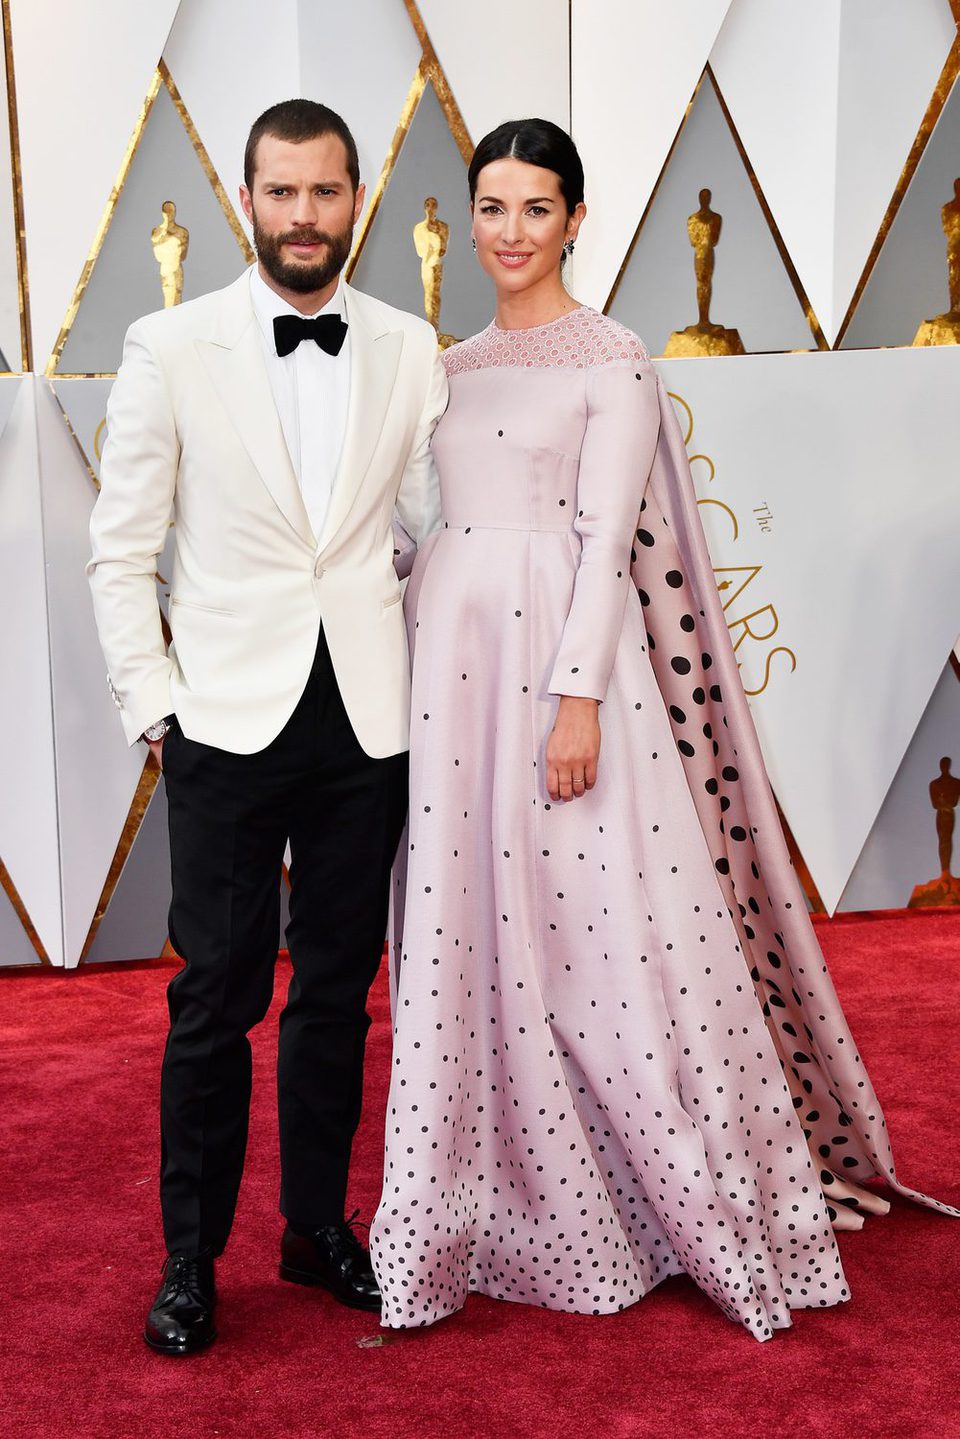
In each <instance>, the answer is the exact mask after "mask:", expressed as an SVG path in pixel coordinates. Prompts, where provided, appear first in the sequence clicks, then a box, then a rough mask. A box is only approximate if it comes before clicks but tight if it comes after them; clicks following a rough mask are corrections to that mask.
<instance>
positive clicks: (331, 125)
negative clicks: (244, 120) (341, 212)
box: [243, 100, 360, 193]
mask: <svg viewBox="0 0 960 1439" xmlns="http://www.w3.org/2000/svg"><path fill="white" fill-rule="evenodd" d="M264 135H275V136H276V138H277V139H278V140H287V141H288V142H289V143H290V144H291V145H302V144H303V143H304V141H305V140H316V139H319V138H320V136H322V135H336V136H338V138H339V139H341V140H342V141H343V145H344V149H345V150H346V152H347V174H348V175H349V176H350V183H351V185H352V186H353V189H354V193H356V190H357V186H358V185H359V184H360V157H359V156H358V154H357V142H356V140H354V138H353V135H352V134H351V132H350V127H349V126H348V124H347V122H346V121H345V120H344V119H343V118H342V116H340V115H338V114H337V112H336V110H331V109H330V106H329V105H321V104H320V102H319V101H318V100H281V101H280V103H279V104H277V105H271V106H270V109H269V110H264V112H263V114H262V115H260V116H258V118H257V119H256V120H254V122H253V124H252V125H251V127H250V134H249V135H248V136H247V144H246V149H245V150H244V152H243V183H244V184H245V185H246V187H247V189H248V190H252V189H253V177H254V174H255V172H256V168H257V146H258V145H259V143H260V141H261V140H262V139H263V137H264Z"/></svg>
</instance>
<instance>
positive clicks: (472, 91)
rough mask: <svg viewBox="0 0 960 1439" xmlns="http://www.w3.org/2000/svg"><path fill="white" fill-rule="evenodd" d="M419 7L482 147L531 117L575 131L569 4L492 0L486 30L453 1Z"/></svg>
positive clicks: (428, 0) (426, 0) (562, 0)
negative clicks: (499, 130)
mask: <svg viewBox="0 0 960 1439" xmlns="http://www.w3.org/2000/svg"><path fill="white" fill-rule="evenodd" d="M419 8H420V15H421V17H422V19H423V22H424V24H425V25H426V28H427V33H428V34H429V36H430V39H431V41H432V42H433V48H434V49H435V50H436V52H437V58H438V60H439V61H440V64H441V65H442V66H443V71H444V74H445V75H446V77H447V80H448V81H449V83H450V88H451V89H452V90H453V93H454V95H455V96H456V98H457V104H458V105H459V107H460V113H461V114H462V115H463V118H464V121H465V122H466V126H467V129H468V130H469V132H470V137H471V139H472V140H473V143H474V144H476V143H477V141H478V140H480V139H481V138H482V137H483V136H484V135H485V134H486V133H487V131H488V130H492V129H493V128H494V127H495V126H496V125H499V124H501V122H502V121H504V120H518V119H522V118H524V117H525V116H533V115H535V116H539V117H540V118H541V119H544V120H552V121H553V122H554V123H555V124H557V125H562V126H563V127H564V128H565V129H566V128H567V127H568V126H569V124H570V90H569V77H570V47H569V30H570V26H569V0H524V3H523V4H521V5H518V4H517V3H516V0H487V3H486V4H485V5H484V6H483V11H482V14H483V20H482V23H481V24H465V23H464V21H465V14H464V7H463V6H461V5H451V4H450V0H420V7H419Z"/></svg>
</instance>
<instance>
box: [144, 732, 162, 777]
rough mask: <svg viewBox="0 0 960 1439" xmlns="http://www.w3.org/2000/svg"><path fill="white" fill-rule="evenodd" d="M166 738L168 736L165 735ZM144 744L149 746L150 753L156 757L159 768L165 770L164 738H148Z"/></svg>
mask: <svg viewBox="0 0 960 1439" xmlns="http://www.w3.org/2000/svg"><path fill="white" fill-rule="evenodd" d="M164 738H166V736H164ZM144 744H145V745H146V746H147V749H148V750H149V751H150V753H151V754H152V755H153V757H154V759H155V760H156V762H157V769H159V770H160V771H161V772H162V771H163V740H162V739H153V740H150V739H148V740H144Z"/></svg>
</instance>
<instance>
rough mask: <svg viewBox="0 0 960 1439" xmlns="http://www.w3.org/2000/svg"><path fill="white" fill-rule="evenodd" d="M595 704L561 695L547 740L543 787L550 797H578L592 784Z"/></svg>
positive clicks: (596, 740) (597, 727)
mask: <svg viewBox="0 0 960 1439" xmlns="http://www.w3.org/2000/svg"><path fill="white" fill-rule="evenodd" d="M599 708H600V706H599V704H598V703H597V701H596V700H591V699H581V698H580V697H579V696H576V695H561V697H560V704H559V706H558V707H557V718H556V720H555V721H554V725H553V729H552V730H551V731H550V737H549V739H548V740H547V791H548V793H549V795H550V798H551V799H578V798H579V796H580V795H582V794H586V792H587V790H588V789H593V786H594V785H595V784H596V782H597V761H598V760H599V758H600V719H599V716H598V713H597V711H598V710H599Z"/></svg>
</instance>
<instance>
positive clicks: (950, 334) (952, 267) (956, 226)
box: [913, 180, 960, 345]
mask: <svg viewBox="0 0 960 1439" xmlns="http://www.w3.org/2000/svg"><path fill="white" fill-rule="evenodd" d="M940 222H941V224H942V225H943V233H944V235H945V236H946V238H947V279H948V282H949V286H950V308H949V310H948V311H947V313H946V314H945V315H937V317H936V319H934V320H924V321H923V324H922V325H921V326H920V328H919V330H918V331H917V333H916V334H915V335H914V337H913V343H914V344H915V345H960V180H954V182H953V199H952V200H948V201H947V203H946V204H945V205H944V207H943V209H942V210H941V211H940Z"/></svg>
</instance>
